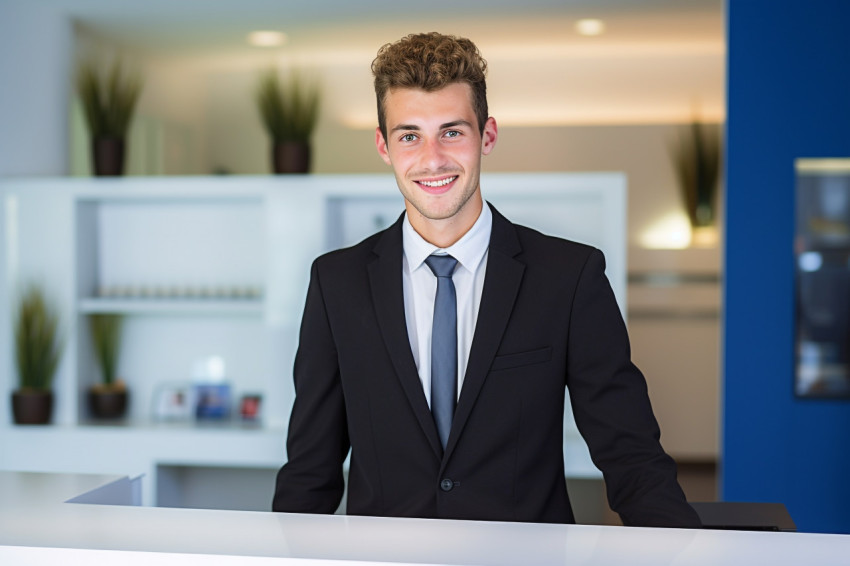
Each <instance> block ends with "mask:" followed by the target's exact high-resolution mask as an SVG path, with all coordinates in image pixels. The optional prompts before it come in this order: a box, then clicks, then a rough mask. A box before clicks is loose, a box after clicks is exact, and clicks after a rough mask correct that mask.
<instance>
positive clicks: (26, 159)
mask: <svg viewBox="0 0 850 566" xmlns="http://www.w3.org/2000/svg"><path fill="white" fill-rule="evenodd" d="M72 53H73V34H72V29H71V22H70V20H69V19H68V18H67V17H65V16H64V15H63V14H61V13H60V12H58V11H57V10H56V9H55V8H52V7H46V6H43V5H41V4H40V3H38V2H29V1H25V0H3V2H2V3H0V84H2V85H3V86H2V87H0V176H21V175H64V174H65V173H66V172H67V163H68V100H69V93H70V80H71V78H70V77H71V73H70V68H71V57H72Z"/></svg>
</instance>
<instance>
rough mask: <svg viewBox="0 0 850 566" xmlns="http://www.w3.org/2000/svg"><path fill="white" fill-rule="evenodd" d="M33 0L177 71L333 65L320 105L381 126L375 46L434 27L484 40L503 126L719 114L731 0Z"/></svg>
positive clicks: (361, 123)
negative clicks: (263, 33)
mask: <svg viewBox="0 0 850 566" xmlns="http://www.w3.org/2000/svg"><path fill="white" fill-rule="evenodd" d="M0 1H2V0H0ZM39 1H40V2H41V3H42V4H46V5H48V6H52V7H53V9H56V10H60V11H61V12H63V13H64V14H65V15H67V16H68V17H69V18H71V19H72V20H73V21H74V22H75V24H76V25H77V26H78V30H79V31H80V32H81V33H78V38H80V37H85V38H88V39H91V38H96V39H100V40H105V42H104V43H105V44H108V45H115V46H119V47H120V48H122V49H127V50H129V51H131V52H133V53H135V54H136V55H141V56H142V57H141V58H142V59H144V60H146V61H148V62H151V61H159V64H160V68H162V65H171V66H172V67H173V68H175V69H179V70H178V71H174V72H173V73H172V74H176V75H181V74H186V73H187V72H191V73H198V72H205V73H207V76H208V77H213V76H215V77H216V79H211V78H207V79H205V80H206V81H207V82H213V81H216V82H219V83H220V82H221V81H222V80H223V79H229V76H230V75H233V74H234V73H236V72H237V70H239V69H241V70H242V71H241V72H247V71H245V70H246V69H251V72H252V73H253V72H254V69H256V68H257V67H258V66H259V65H260V64H261V63H262V62H264V61H268V60H269V58H270V57H273V58H274V60H275V61H277V63H276V64H279V65H280V66H281V67H285V66H286V65H292V64H294V65H298V66H311V67H313V68H324V69H330V68H332V69H333V72H332V73H330V76H331V78H330V79H328V82H330V83H333V82H334V81H337V82H336V83H335V84H330V85H328V87H329V88H328V90H329V92H328V96H327V99H326V101H325V106H326V107H327V109H328V111H329V113H332V112H335V113H336V114H335V115H338V116H344V117H340V118H339V120H340V121H342V122H343V123H345V124H347V125H348V126H350V127H354V128H363V129H365V128H367V126H368V128H371V127H373V121H374V116H373V114H374V103H373V102H372V100H371V98H372V96H373V95H372V93H371V86H370V82H371V77H370V75H369V72H368V69H369V63H370V62H371V61H372V58H374V56H375V53H376V51H377V49H378V47H380V46H381V45H383V44H384V43H387V42H391V41H395V40H397V39H398V38H400V37H401V36H403V35H406V34H408V33H414V32H422V31H433V30H437V31H440V32H442V33H450V34H455V35H460V36H465V37H469V38H471V39H472V40H473V41H475V43H476V44H477V45H478V46H479V48H480V49H481V51H482V53H483V54H484V56H485V58H486V59H487V61H488V64H489V67H490V73H489V76H488V98H490V99H491V100H490V102H491V107H493V108H494V110H498V112H499V116H500V118H501V123H502V124H503V125H505V124H510V125H567V124H629V123H677V122H682V121H685V120H687V119H689V117H691V116H693V115H694V112H695V110H696V111H698V113H699V115H700V116H701V117H702V118H704V119H706V120H716V121H722V120H723V119H724V115H725V96H724V80H725V78H724V77H725V32H724V15H723V1H724V0H519V1H518V0H428V2H422V1H419V2H413V1H410V0H395V1H392V2H390V1H387V0H357V1H350V0H298V1H293V0H145V1H144V2H129V1H121V2H118V1H115V0H39ZM581 18H599V19H602V20H604V21H605V23H606V31H605V33H604V34H603V35H601V36H598V37H585V36H581V35H580V34H578V33H577V32H576V30H575V22H576V21H577V20H579V19H581ZM254 30H277V31H282V32H285V33H286V34H287V36H288V42H287V43H286V44H285V45H284V46H283V47H279V48H275V49H273V50H269V49H259V48H256V47H251V46H249V45H248V44H247V41H246V38H247V35H248V33H249V32H251V31H254ZM98 44H99V43H98V42H95V45H98ZM79 46H80V44H78V48H79ZM202 70H203V71H202ZM222 88H223V87H222ZM150 91H151V93H152V92H153V91H154V89H153V86H151V89H150ZM169 92H170V93H173V92H174V90H173V89H171V90H169ZM173 96H174V95H173V94H169V97H173ZM189 106H191V105H189ZM189 110H191V108H189ZM329 115H330V114H329Z"/></svg>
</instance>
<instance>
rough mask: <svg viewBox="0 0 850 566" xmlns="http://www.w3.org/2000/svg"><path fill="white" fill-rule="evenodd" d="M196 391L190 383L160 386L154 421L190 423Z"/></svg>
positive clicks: (156, 395) (155, 397) (157, 392)
mask: <svg viewBox="0 0 850 566" xmlns="http://www.w3.org/2000/svg"><path fill="white" fill-rule="evenodd" d="M194 405H195V403H194V391H193V390H192V387H191V385H190V384H188V383H166V384H163V385H160V386H159V388H158V389H157V391H156V394H155V395H154V420H158V421H188V420H190V419H191V418H192V413H193V412H194Z"/></svg>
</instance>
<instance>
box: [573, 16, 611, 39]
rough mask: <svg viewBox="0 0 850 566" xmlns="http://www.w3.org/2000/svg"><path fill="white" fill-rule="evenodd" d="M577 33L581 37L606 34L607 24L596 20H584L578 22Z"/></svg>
mask: <svg viewBox="0 0 850 566" xmlns="http://www.w3.org/2000/svg"><path fill="white" fill-rule="evenodd" d="M576 31H577V32H579V33H580V34H581V35H589V36H593V35H601V34H602V33H604V32H605V22H603V21H602V20H596V19H590V18H588V19H584V20H579V21H577V22H576Z"/></svg>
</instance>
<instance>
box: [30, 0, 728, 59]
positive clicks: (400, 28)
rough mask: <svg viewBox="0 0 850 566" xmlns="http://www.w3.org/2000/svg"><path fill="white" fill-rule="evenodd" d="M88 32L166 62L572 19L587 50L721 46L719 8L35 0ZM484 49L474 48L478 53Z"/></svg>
mask: <svg viewBox="0 0 850 566" xmlns="http://www.w3.org/2000/svg"><path fill="white" fill-rule="evenodd" d="M39 1H40V2H41V3H43V4H52V5H54V6H55V7H56V8H57V9H60V10H62V11H63V12H65V13H66V14H67V15H68V16H70V17H71V18H73V19H74V20H75V21H76V22H78V23H79V24H80V25H82V26H84V27H85V28H86V29H87V30H88V31H90V32H93V33H96V34H98V35H100V36H103V37H105V38H108V39H110V40H113V41H118V42H120V43H121V44H123V45H125V46H127V47H131V48H135V49H140V50H146V51H152V52H168V53H170V54H180V53H191V52H195V51H202V50H203V51H204V52H211V51H216V52H221V51H228V50H232V51H236V50H243V49H247V47H245V36H246V35H247V34H248V32H250V31H252V30H256V29H274V30H279V31H283V32H286V33H287V35H288V36H289V43H288V46H287V47H288V49H290V50H299V49H313V50H315V49H316V48H320V47H321V48H325V49H328V50H337V49H359V48H368V49H369V50H371V51H372V52H374V50H375V48H376V45H380V44H381V43H383V42H386V41H391V40H394V39H397V38H398V37H400V36H401V35H404V34H406V33H409V32H415V31H430V30H432V29H439V30H440V31H445V32H448V33H453V31H452V30H463V31H464V33H465V34H466V35H468V36H470V37H472V38H473V39H474V40H475V41H476V43H478V44H479V45H481V46H496V45H506V44H507V45H523V44H529V43H531V44H546V45H550V46H552V45H556V46H557V45H562V46H569V45H576V44H586V43H589V41H588V39H589V38H586V37H581V36H579V35H578V34H577V33H576V32H575V31H574V29H573V25H574V23H575V21H576V20H577V19H580V18H587V17H594V18H602V19H604V20H605V21H606V23H607V32H606V33H605V34H604V35H603V36H601V37H598V38H593V39H592V41H593V42H594V44H596V45H599V44H606V45H624V44H629V45H636V44H658V43H659V42H662V43H667V44H670V43H679V44H681V43H687V44H691V45H700V44H702V45H708V44H712V45H722V44H723V41H724V38H723V15H722V7H723V0H522V1H517V0H486V1H483V0H481V1H478V0H466V1H460V0H429V1H428V2H422V1H418V2H413V1H407V0H395V1H392V2H390V1H387V0H357V1H356V2H352V1H349V0H311V1H304V0H299V1H293V0H177V1H175V0H145V1H144V2H116V1H114V0H39ZM482 49H483V47H482Z"/></svg>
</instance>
